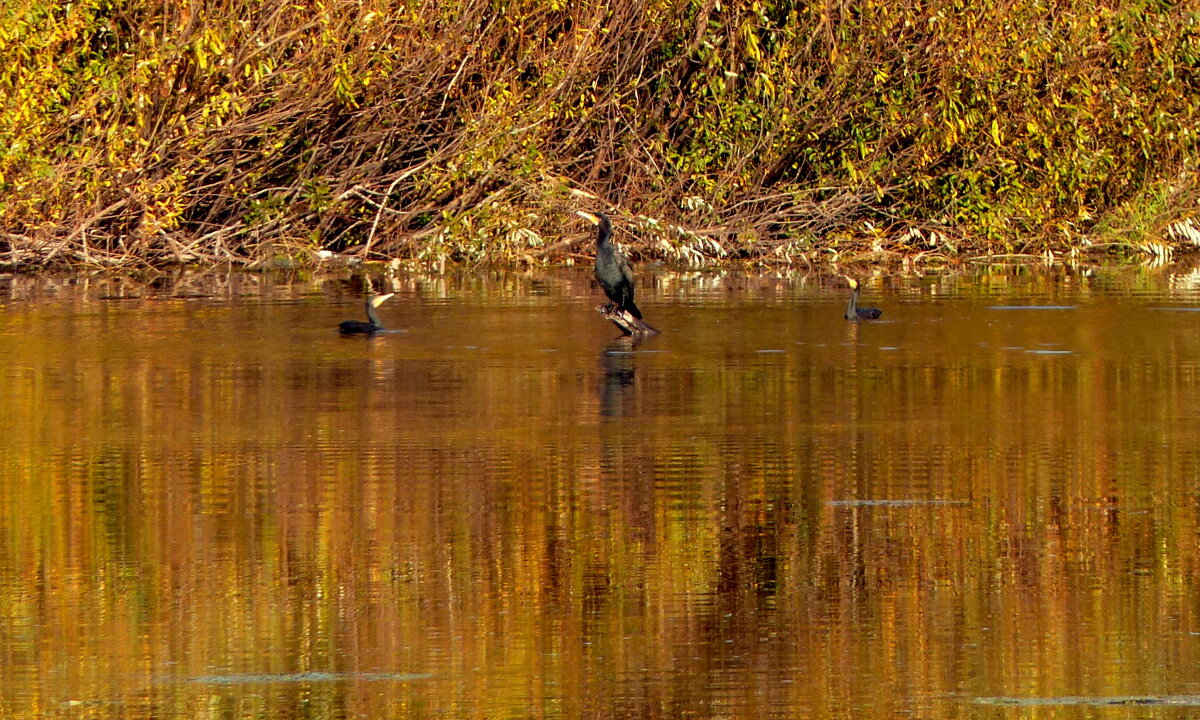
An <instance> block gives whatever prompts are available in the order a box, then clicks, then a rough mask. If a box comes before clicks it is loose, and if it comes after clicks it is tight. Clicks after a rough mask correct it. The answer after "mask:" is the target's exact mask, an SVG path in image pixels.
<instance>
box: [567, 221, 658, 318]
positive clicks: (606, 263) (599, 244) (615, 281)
mask: <svg viewBox="0 0 1200 720" xmlns="http://www.w3.org/2000/svg"><path fill="white" fill-rule="evenodd" d="M577 214H578V215H579V216H580V217H582V218H586V219H587V220H589V221H591V222H592V223H594V224H595V225H596V226H597V228H598V229H597V232H596V282H598V283H600V287H602V288H604V294H605V295H607V296H608V299H609V300H612V302H613V305H615V306H616V307H617V308H619V309H621V310H625V311H626V312H628V313H629V314H630V315H632V316H634V317H635V318H637V319H638V320H641V319H642V311H641V310H638V306H637V305H636V304H635V303H634V302H633V271H632V270H631V269H630V268H629V260H628V259H627V258H626V257H625V256H624V255H622V254H621V251H620V250H617V247H616V246H615V245H613V244H612V223H611V222H610V221H609V219H608V216H607V215H605V214H604V213H596V214H594V215H593V214H592V213H587V212H579V213H577ZM609 307H610V308H611V307H612V306H609Z"/></svg>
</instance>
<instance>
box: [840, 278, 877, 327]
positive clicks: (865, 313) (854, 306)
mask: <svg viewBox="0 0 1200 720" xmlns="http://www.w3.org/2000/svg"><path fill="white" fill-rule="evenodd" d="M846 279H847V280H849V281H850V290H851V291H852V292H851V293H850V302H848V303H846V319H847V320H878V319H879V316H880V315H882V314H883V311H882V310H880V309H879V308H873V307H863V308H860V307H859V306H858V281H857V280H855V279H854V278H846Z"/></svg>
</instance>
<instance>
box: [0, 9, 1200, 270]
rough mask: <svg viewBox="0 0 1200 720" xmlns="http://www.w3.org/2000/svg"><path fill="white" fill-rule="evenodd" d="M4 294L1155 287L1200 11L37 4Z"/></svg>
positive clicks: (1198, 92) (1184, 185)
mask: <svg viewBox="0 0 1200 720" xmlns="http://www.w3.org/2000/svg"><path fill="white" fill-rule="evenodd" d="M0 88H2V93H0V263H3V264H6V265H16V266H37V265H50V264H56V263H89V264H117V263H126V262H135V263H151V264H167V263H210V262H234V263H240V264H256V263H262V262H265V261H268V260H271V259H278V258H280V257H287V258H303V257H316V256H317V254H318V253H319V252H320V251H333V252H336V253H344V254H350V255H356V256H359V257H362V258H370V259H390V258H400V259H414V260H426V261H431V262H439V263H444V262H456V261H461V262H472V263H475V262H527V263H535V264H536V263H541V262H554V261H558V260H562V259H564V258H568V257H571V256H572V255H573V254H578V253H581V252H585V251H586V248H587V247H588V246H589V243H590V233H589V226H588V225H587V224H586V223H584V222H582V221H580V219H579V218H578V217H576V216H575V215H574V211H575V210H590V211H596V210H605V209H610V210H612V214H613V216H614V222H615V223H616V225H617V226H618V228H619V234H618V239H619V240H620V241H622V242H623V243H624V244H625V246H626V247H627V248H629V250H630V251H631V254H632V256H633V257H635V258H636V259H643V260H644V259H651V258H657V259H663V260H667V261H671V262H681V263H691V264H703V263H707V262H713V261H719V260H721V259H736V258H746V259H753V260H762V261H772V262H776V261H777V262H820V261H826V260H834V261H836V260H839V259H843V260H845V259H851V258H872V257H899V256H903V257H906V258H909V259H912V258H925V259H929V260H935V259H953V258H954V257H958V256H962V255H965V254H979V253H995V254H1009V253H1027V254H1038V255H1041V254H1044V253H1047V252H1054V253H1078V252H1110V251H1113V250H1116V251H1121V252H1128V253H1134V254H1136V253H1151V254H1157V255H1167V254H1170V253H1172V252H1180V251H1182V250H1184V249H1188V248H1191V247H1193V246H1194V245H1195V244H1196V243H1197V242H1200V229H1198V228H1200V221H1197V222H1196V224H1193V223H1192V219H1191V218H1192V216H1193V215H1194V214H1195V213H1196V212H1197V207H1198V206H1197V201H1198V199H1200V190H1198V187H1197V182H1196V172H1197V160H1198V155H1197V149H1198V147H1197V146H1198V140H1197V128H1198V127H1200V123H1198V122H1197V120H1198V117H1197V116H1198V105H1200V2H1198V1H1196V0H1188V1H1185V2H1163V1H1159V0H1120V1H1118V0H1049V1H1047V0H1004V1H1003V2H998V1H996V0H983V1H977V0H971V1H969V2H967V1H964V0H923V1H921V2H917V1H916V0H899V1H896V0H886V1H882V0H862V1H861V2H859V1H856V2H845V3H832V2H827V1H825V0H822V1H820V2H816V1H812V2H805V1H801V0H796V1H787V0H615V1H613V2H596V1H594V0H580V1H573V2H561V1H559V0H325V1H323V2H322V1H319V0H295V1H293V2H262V1H261V0H221V1H220V2H199V1H197V0H179V2H171V3H162V2H150V1H149V0H79V1H77V2H71V3H63V2H60V1H59V0H23V1H22V2H16V3H5V4H4V7H3V9H0Z"/></svg>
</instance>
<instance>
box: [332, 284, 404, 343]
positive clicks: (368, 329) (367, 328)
mask: <svg viewBox="0 0 1200 720" xmlns="http://www.w3.org/2000/svg"><path fill="white" fill-rule="evenodd" d="M392 295H395V293H388V294H386V295H371V296H370V297H368V298H367V320H369V321H370V322H363V321H362V320H343V321H342V324H341V325H338V330H339V331H340V332H341V333H342V334H343V335H353V334H355V333H375V332H379V331H380V330H386V329H387V328H385V327H384V326H383V323H382V322H380V320H379V316H378V315H376V314H375V308H377V307H379V306H380V305H382V304H383V301H384V300H387V299H388V298H390V297H391V296H392Z"/></svg>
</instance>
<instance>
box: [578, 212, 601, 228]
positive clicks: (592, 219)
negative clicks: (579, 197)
mask: <svg viewBox="0 0 1200 720" xmlns="http://www.w3.org/2000/svg"><path fill="white" fill-rule="evenodd" d="M575 214H576V215H578V216H579V217H581V218H583V219H584V220H587V221H588V222H590V223H591V224H593V225H599V224H600V218H599V217H597V216H595V215H593V214H591V213H590V212H584V211H582V210H576V211H575Z"/></svg>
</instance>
